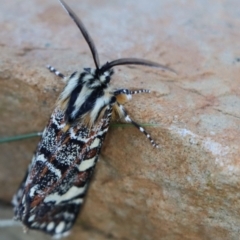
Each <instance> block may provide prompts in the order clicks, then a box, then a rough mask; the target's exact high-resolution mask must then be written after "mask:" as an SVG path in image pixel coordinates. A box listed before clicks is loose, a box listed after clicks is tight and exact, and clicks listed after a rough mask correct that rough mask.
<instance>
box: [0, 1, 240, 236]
mask: <svg viewBox="0 0 240 240" xmlns="http://www.w3.org/2000/svg"><path fill="white" fill-rule="evenodd" d="M67 3H68V4H69V5H70V6H71V7H73V8H74V10H75V12H76V13H77V14H78V15H79V16H80V17H81V19H82V20H83V22H84V23H85V25H86V27H87V29H88V30H89V32H90V34H91V36H92V38H93V39H94V40H95V43H96V46H97V48H98V51H99V55H100V60H101V63H104V62H106V61H108V60H113V59H116V58H120V57H126V56H131V57H139V58H143V57H144V58H146V59H150V60H153V61H157V62H160V63H162V64H165V65H168V66H169V67H171V68H173V69H175V70H176V71H177V72H178V75H174V74H172V73H168V72H163V71H160V70H158V69H151V68H145V67H133V66H129V67H124V66H123V67H116V69H115V73H116V74H115V77H114V79H113V81H112V84H113V85H114V86H118V87H126V88H131V87H135V88H147V89H150V90H151V91H152V93H151V94H148V95H144V94H143V95H139V96H134V98H133V101H131V102H129V103H128V104H126V107H127V109H128V111H129V113H130V115H131V116H132V117H133V119H134V120H136V121H137V122H139V123H150V124H151V125H150V126H147V127H146V129H147V131H148V132H149V133H151V135H152V137H153V138H154V139H156V140H157V141H158V142H159V144H160V149H153V148H152V146H151V145H150V143H149V142H148V141H147V140H146V138H145V136H144V135H143V134H141V133H140V132H139V131H138V130H137V129H135V128H134V127H130V126H129V125H127V126H126V127H124V126H122V125H117V126H116V125H113V126H112V127H111V129H110V131H109V133H108V135H107V138H106V141H105V143H104V146H103V149H102V155H101V161H100V162H99V163H98V166H97V170H96V174H95V176H94V180H93V181H92V184H91V187H90V190H89V193H88V197H87V200H86V203H85V205H84V208H83V211H82V213H81V215H80V216H79V218H78V221H77V224H76V226H75V227H74V229H73V233H72V235H70V237H68V238H67V239H69V240H70V239H94V240H101V239H126V240H127V239H131V240H132V239H144V240H152V239H163V240H173V239H174V240H182V239H187V240H188V239H189V240H192V239H196V240H200V239H217V240H225V239H231V240H235V239H236V240H237V239H239V233H240V219H239V215H240V187H239V186H240V147H239V143H240V41H239V39H240V31H239V28H240V12H239V9H240V2H239V0H230V1H229V0H228V1H227V0H222V1H214V0H210V1H207V0H201V1H200V0H199V1H175V2H173V1H167V0H162V1H157V0H155V1H151V2H149V1H145V0H141V1H138V3H137V4H136V1H133V0H130V1H125V2H122V1H120V0H116V1H107V0H101V1H96V0H91V1H89V0H88V1H87V0H84V1H79V0H69V1H67ZM0 26H1V32H0V49H1V51H0V52H1V61H0V113H1V118H0V123H1V129H0V136H1V137H5V136H13V135H18V134H23V133H29V132H36V131H41V130H42V129H43V127H44V125H45V124H46V122H47V120H48V118H49V116H50V113H51V111H52V110H53V108H54V102H55V101H56V99H57V97H58V95H59V93H60V91H61V89H62V88H63V83H61V81H60V80H59V79H57V78H56V77H54V76H53V75H52V74H51V73H49V72H48V70H46V68H45V65H46V64H52V65H53V66H55V67H56V68H57V69H59V70H61V71H62V72H63V73H64V74H67V73H71V72H73V71H74V70H77V69H78V70H79V69H81V68H83V67H93V61H92V59H91V54H90V51H89V49H88V47H87V45H86V43H85V41H84V40H83V38H82V36H81V34H80V33H79V31H78V29H77V28H76V26H75V25H74V24H73V22H72V21H71V19H70V18H69V16H68V15H67V14H66V13H65V12H64V11H63V9H62V8H61V6H60V4H59V3H58V2H57V1H53V0H52V1H47V0H42V1H40V0H32V1H28V2H23V1H20V0H17V1H14V0H9V1H4V2H2V3H1V8H0ZM38 140H39V139H36V138H35V139H28V140H25V141H18V142H12V143H4V144H2V145H0V154H1V155H0V156H1V158H0V169H1V172H0V185H1V189H0V200H1V201H2V202H5V203H10V200H11V197H12V195H13V194H14V192H15V191H16V189H17V187H18V184H19V183H20V181H21V179H22V177H23V175H24V172H25V170H26V167H27V165H28V163H29V162H30V159H31V156H32V153H33V151H34V149H35V146H36V144H37V142H38ZM2 208H5V205H4V206H2ZM6 211H7V210H6ZM4 212H5V211H0V218H1V219H5V218H6V217H9V216H10V214H9V212H8V213H7V214H5V213H4ZM0 227H1V222H0ZM15 228H16V227H12V228H0V233H1V234H2V236H5V238H6V239H25V237H24V235H22V236H21V237H19V238H17V237H16V235H14V234H13V233H14V232H15V231H16V230H15ZM17 228H18V227H17ZM18 229H19V228H18ZM30 236H33V237H32V238H31V237H30V238H29V239H36V238H35V237H34V236H35V233H31V235H30ZM41 236H42V235H41ZM39 239H41V237H40V238H39Z"/></svg>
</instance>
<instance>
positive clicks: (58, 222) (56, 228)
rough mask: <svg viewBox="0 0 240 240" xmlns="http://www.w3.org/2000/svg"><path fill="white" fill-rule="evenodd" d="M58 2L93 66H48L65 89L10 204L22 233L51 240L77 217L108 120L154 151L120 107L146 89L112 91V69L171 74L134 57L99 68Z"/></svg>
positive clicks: (92, 47) (85, 34)
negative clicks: (133, 131)
mask: <svg viewBox="0 0 240 240" xmlns="http://www.w3.org/2000/svg"><path fill="white" fill-rule="evenodd" d="M59 2H60V3H61V4H62V6H63V8H64V9H65V10H66V11H67V13H68V14H69V15H70V17H71V18H72V19H73V21H74V22H75V23H76V25H77V26H78V28H79V29H80V31H81V32H82V35H83V37H84V38H85V40H86V42H87V43H88V45H89V48H90V50H91V53H92V56H93V60H94V63H95V67H96V68H95V69H93V68H84V70H83V71H76V72H74V73H72V74H71V75H70V76H69V77H65V76H64V75H63V74H62V73H60V72H58V71H57V70H56V69H55V68H53V67H51V66H48V68H49V70H50V71H51V72H53V73H55V74H56V75H57V76H59V77H61V78H62V79H63V80H64V81H65V82H66V86H65V88H64V90H63V91H62V93H61V95H60V96H59V98H58V100H57V103H56V108H55V109H54V111H53V113H52V115H51V117H50V120H49V122H48V124H47V126H46V128H45V130H44V131H43V134H42V139H41V141H40V142H39V144H38V146H37V149H36V152H35V154H34V156H33V159H32V162H31V163H30V165H29V167H28V171H27V173H26V176H25V178H24V180H23V182H22V183H21V185H20V188H19V190H18V191H17V193H16V194H15V196H14V197H13V201H12V202H13V204H14V214H15V219H16V220H20V221H21V222H22V223H23V225H24V226H25V228H26V229H28V228H30V229H36V230H41V231H43V232H45V233H47V234H50V235H52V236H53V237H55V238H60V237H63V236H66V235H67V234H68V233H69V230H70V229H71V228H72V226H73V224H74V222H75V220H76V218H77V215H78V213H79V210H80V207H81V205H82V203H83V200H84V196H85V194H86V191H87V188H88V185H89V181H90V179H91V176H92V174H93V171H94V167H95V164H96V162H97V160H98V155H99V153H100V150H101V147H102V143H103V140H104V137H105V135H106V133H107V131H108V127H109V122H110V120H112V118H120V119H122V120H123V121H125V122H130V123H132V124H133V125H134V126H136V127H137V128H138V129H139V130H140V131H141V132H143V133H144V134H145V135H146V137H147V138H148V139H149V140H150V142H151V144H152V145H153V146H154V147H157V144H156V143H155V142H154V141H153V140H152V138H151V137H150V135H149V134H148V133H147V132H146V131H145V130H144V128H142V127H141V126H140V125H138V124H137V123H136V122H134V121H133V120H132V119H131V118H130V116H129V115H128V114H127V112H126V110H125V109H124V107H123V105H122V104H123V103H124V102H125V101H127V100H128V99H130V98H131V96H132V94H137V93H145V92H149V91H148V90H144V89H139V90H135V91H132V90H129V89H124V88H120V89H113V88H112V87H111V86H110V80H111V76H112V75H113V69H112V68H113V67H115V66H117V65H125V64H137V65H145V66H150V67H160V68H162V69H164V70H170V71H172V70H171V69H169V68H167V67H165V66H163V65H160V64H158V63H155V62H151V61H147V60H143V59H136V58H121V59H117V60H114V61H111V62H107V63H105V64H104V65H102V66H101V65H100V62H99V58H98V53H97V50H96V48H95V45H94V43H93V40H92V39H91V37H90V36H89V34H88V32H87V30H86V28H85V27H84V25H83V23H82V22H81V20H80V19H79V18H78V17H77V16H76V15H75V13H74V12H73V11H72V10H71V9H70V8H69V7H68V5H67V4H66V3H65V2H64V1H62V0H59Z"/></svg>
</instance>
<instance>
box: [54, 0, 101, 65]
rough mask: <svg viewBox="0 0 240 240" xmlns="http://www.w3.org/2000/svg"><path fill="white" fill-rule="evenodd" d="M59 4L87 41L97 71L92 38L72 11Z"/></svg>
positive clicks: (63, 3)
mask: <svg viewBox="0 0 240 240" xmlns="http://www.w3.org/2000/svg"><path fill="white" fill-rule="evenodd" d="M59 2H60V3H61V4H62V6H63V8H64V9H65V10H66V11H67V13H68V14H69V16H70V17H71V18H72V19H73V21H74V22H75V23H76V25H77V26H78V28H79V29H80V31H81V32H82V35H83V37H84V38H85V40H86V41H87V43H88V46H89V48H90V50H91V52H92V56H93V60H94V63H95V66H96V68H97V69H99V66H100V62H99V58H98V52H97V49H96V47H95V44H94V42H93V40H92V38H91V37H90V35H89V34H88V32H87V30H86V28H85V26H84V25H83V23H82V21H81V20H80V19H79V18H78V16H77V15H76V14H75V13H74V12H73V11H72V9H71V8H70V7H69V6H68V5H67V4H66V3H65V2H64V1H63V0H59Z"/></svg>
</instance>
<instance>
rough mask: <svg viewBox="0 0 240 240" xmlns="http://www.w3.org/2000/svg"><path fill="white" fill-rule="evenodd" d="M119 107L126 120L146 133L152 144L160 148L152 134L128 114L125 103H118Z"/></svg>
mask: <svg viewBox="0 0 240 240" xmlns="http://www.w3.org/2000/svg"><path fill="white" fill-rule="evenodd" d="M118 107H119V109H120V111H121V113H122V116H123V117H124V120H125V121H126V122H130V123H131V124H133V125H134V126H135V127H136V128H137V129H138V130H139V131H140V132H142V133H144V134H145V136H146V137H147V138H148V139H149V141H150V142H151V144H152V145H153V147H155V148H159V146H158V144H157V143H156V142H155V141H154V140H153V139H152V138H151V136H150V134H149V133H148V132H147V131H146V130H145V129H144V128H143V127H142V126H140V125H139V124H138V123H136V122H134V121H133V120H132V119H131V117H130V116H129V115H128V114H127V112H126V110H125V109H124V107H123V105H121V104H119V103H118Z"/></svg>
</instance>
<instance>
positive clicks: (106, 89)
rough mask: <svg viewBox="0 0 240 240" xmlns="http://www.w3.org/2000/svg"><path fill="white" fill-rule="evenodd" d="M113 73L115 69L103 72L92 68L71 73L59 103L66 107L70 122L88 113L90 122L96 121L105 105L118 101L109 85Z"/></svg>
mask: <svg viewBox="0 0 240 240" xmlns="http://www.w3.org/2000/svg"><path fill="white" fill-rule="evenodd" d="M112 74H113V70H107V71H104V72H101V70H98V69H92V68H85V69H84V71H83V72H74V73H73V74H71V76H70V77H69V78H68V80H67V83H66V86H65V88H64V90H63V92H62V93H61V95H60V97H59V100H58V103H57V105H59V106H61V108H62V109H64V111H65V113H66V120H67V121H68V122H73V121H75V120H76V119H79V118H83V117H86V115H87V118H88V119H89V122H91V123H94V122H95V121H96V119H97V118H98V116H99V114H100V112H101V111H102V110H103V109H104V107H106V106H107V105H109V104H112V103H113V102H115V101H116V98H115V96H114V94H113V92H112V90H111V88H110V85H109V83H110V80H111V75H112Z"/></svg>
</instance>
